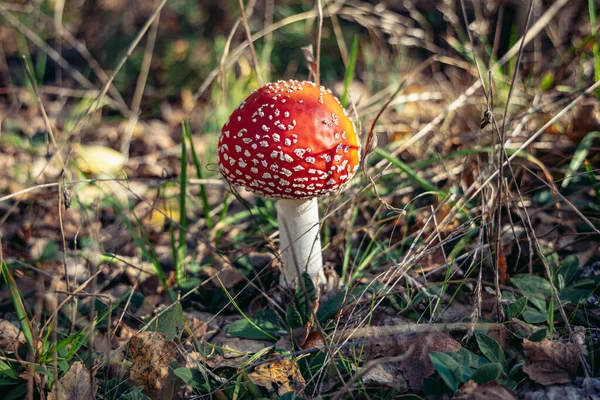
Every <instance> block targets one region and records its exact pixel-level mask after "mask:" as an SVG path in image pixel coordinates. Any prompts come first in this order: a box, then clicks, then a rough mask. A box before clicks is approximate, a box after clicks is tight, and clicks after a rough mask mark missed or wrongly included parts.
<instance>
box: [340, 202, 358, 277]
mask: <svg viewBox="0 0 600 400" xmlns="http://www.w3.org/2000/svg"><path fill="white" fill-rule="evenodd" d="M356 217H358V207H354V209H353V210H352V216H351V217H350V224H348V233H347V234H346V248H345V249H344V262H343V263H342V282H346V275H347V274H348V265H349V264H350V251H351V250H352V233H353V228H354V224H355V223H356Z"/></svg>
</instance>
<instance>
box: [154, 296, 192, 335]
mask: <svg viewBox="0 0 600 400" xmlns="http://www.w3.org/2000/svg"><path fill="white" fill-rule="evenodd" d="M185 323H186V320H185V317H184V315H183V309H182V308H181V303H179V302H177V303H175V304H174V305H172V306H171V307H169V309H168V310H166V311H164V312H163V313H161V314H160V315H159V316H158V321H157V323H156V325H155V326H156V332H160V333H162V334H164V335H165V339H166V340H173V339H175V338H180V337H181V335H182V333H183V331H184V329H185ZM153 327H154V326H151V327H150V328H153Z"/></svg>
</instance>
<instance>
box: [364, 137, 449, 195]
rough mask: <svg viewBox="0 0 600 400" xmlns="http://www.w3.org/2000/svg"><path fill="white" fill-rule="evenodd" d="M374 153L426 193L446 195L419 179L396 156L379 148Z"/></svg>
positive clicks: (424, 180)
mask: <svg viewBox="0 0 600 400" xmlns="http://www.w3.org/2000/svg"><path fill="white" fill-rule="evenodd" d="M374 153H375V154H377V155H378V156H379V157H382V158H385V159H386V160H388V161H389V162H390V163H392V165H393V166H395V167H397V168H399V169H400V170H401V171H402V172H404V173H405V174H406V175H408V177H409V178H410V179H411V180H412V181H413V182H415V183H416V184H417V185H419V186H421V187H422V188H423V189H425V190H426V191H428V192H434V193H438V194H439V195H442V196H445V195H446V192H445V191H443V190H440V189H438V188H437V187H435V185H433V184H432V183H430V182H429V181H427V180H426V179H423V178H421V177H420V176H419V175H417V172H416V171H415V170H414V169H412V168H411V167H410V166H409V165H408V164H406V163H405V162H403V161H401V160H399V159H398V158H397V157H396V156H394V155H393V154H391V153H389V152H388V151H387V150H383V149H381V148H376V149H375V151H374Z"/></svg>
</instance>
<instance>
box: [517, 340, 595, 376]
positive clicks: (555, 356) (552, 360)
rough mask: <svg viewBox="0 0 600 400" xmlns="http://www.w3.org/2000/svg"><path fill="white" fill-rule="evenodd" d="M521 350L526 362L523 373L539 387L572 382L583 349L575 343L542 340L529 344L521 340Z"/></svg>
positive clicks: (583, 351)
mask: <svg viewBox="0 0 600 400" xmlns="http://www.w3.org/2000/svg"><path fill="white" fill-rule="evenodd" d="M523 350H524V351H525V356H526V357H527V359H528V361H527V364H525V366H523V371H525V373H526V374H527V375H529V377H530V378H531V379H532V380H534V381H535V382H537V383H539V384H541V385H552V384H554V383H567V382H570V381H571V380H573V378H574V377H575V374H576V373H577V369H578V368H579V362H580V357H581V355H582V354H586V353H587V351H586V350H585V348H582V346H581V345H579V344H576V343H560V342H553V341H550V340H548V339H544V340H542V341H541V342H531V341H529V340H527V339H523Z"/></svg>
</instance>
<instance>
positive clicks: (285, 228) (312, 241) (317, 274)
mask: <svg viewBox="0 0 600 400" xmlns="http://www.w3.org/2000/svg"><path fill="white" fill-rule="evenodd" d="M276 208H277V220H278V221H279V249H280V256H281V263H282V271H281V277H280V279H279V283H280V285H281V286H284V287H296V285H297V281H298V276H299V275H301V274H302V272H307V273H308V274H309V275H310V277H311V278H313V279H315V280H316V279H317V278H318V284H320V285H323V284H325V274H324V273H323V256H322V253H321V237H320V235H319V228H320V226H319V204H318V202H317V199H310V200H289V199H282V200H277V205H276Z"/></svg>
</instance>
